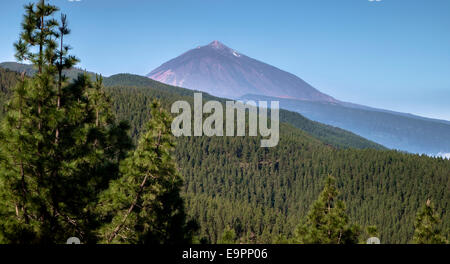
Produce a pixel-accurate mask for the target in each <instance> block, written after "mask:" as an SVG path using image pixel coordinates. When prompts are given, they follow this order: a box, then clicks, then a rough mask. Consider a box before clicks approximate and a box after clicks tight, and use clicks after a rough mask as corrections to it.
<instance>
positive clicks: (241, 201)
mask: <svg viewBox="0 0 450 264" xmlns="http://www.w3.org/2000/svg"><path fill="white" fill-rule="evenodd" d="M133 82H135V83H136V85H135V86H132V84H133ZM116 83H117V84H119V86H116V85H115V84H116ZM105 84H106V85H108V86H109V87H108V88H107V92H108V93H109V94H110V95H111V99H112V103H113V111H114V112H115V114H116V116H117V119H118V120H127V121H129V122H130V126H131V135H132V138H134V139H135V140H134V141H136V140H137V138H138V136H139V133H140V131H141V129H142V126H143V125H144V124H145V123H146V122H147V121H148V120H149V119H150V116H151V115H150V112H149V107H150V105H151V103H152V100H153V99H158V100H160V101H161V103H162V105H163V107H164V108H166V109H170V105H171V104H172V103H173V102H174V101H176V100H186V101H188V102H191V103H192V100H193V99H192V94H193V92H192V91H190V90H187V89H182V88H178V87H172V86H168V85H165V84H160V83H158V82H155V81H150V82H146V80H144V79H141V78H140V76H133V75H128V74H123V75H117V76H112V77H110V78H106V80H105ZM123 85H126V86H123ZM204 99H205V100H210V99H216V98H215V97H210V96H208V95H204ZM290 114H291V113H290V112H286V113H281V116H282V117H281V118H283V115H285V118H289V117H293V119H294V121H293V122H297V123H298V124H299V125H298V127H301V126H306V125H309V123H308V122H305V123H302V119H295V118H298V117H297V116H299V115H297V114H295V116H292V114H291V115H290ZM294 117H295V118H294ZM308 121H309V120H308ZM309 122H311V121H309ZM291 123H292V121H291ZM319 128H321V127H319ZM304 130H306V131H308V130H307V129H304ZM319 131H320V129H319ZM280 132H281V136H280V143H279V145H278V146H277V147H275V148H269V149H267V148H260V147H259V140H260V139H259V138H253V137H211V138H210V137H180V138H177V140H176V141H177V145H176V148H175V156H176V162H177V166H178V168H179V170H180V172H181V175H182V176H183V177H184V187H183V196H184V197H185V198H186V210H187V213H188V215H189V216H190V217H192V218H195V219H197V221H199V224H200V230H201V232H200V237H203V238H205V239H206V240H207V241H210V242H213V243H215V242H220V238H221V235H222V233H223V232H224V231H225V230H228V229H232V230H234V232H235V233H236V237H237V238H236V241H235V242H259V243H271V242H276V239H277V238H278V237H280V236H285V237H287V238H289V237H292V236H293V232H294V231H295V227H296V226H297V225H298V224H299V222H300V219H302V218H304V217H305V215H306V213H307V211H308V210H309V207H310V205H311V203H312V201H313V200H315V198H316V197H317V195H318V194H319V192H320V190H321V188H322V187H323V181H324V179H325V178H326V176H327V175H329V174H331V175H333V176H334V177H336V178H337V182H338V186H339V189H341V195H340V197H341V198H342V199H343V200H344V201H345V202H346V204H347V208H348V212H349V215H350V217H351V219H352V221H353V222H355V223H358V224H360V225H361V226H370V225H375V226H377V227H378V230H379V233H380V236H381V239H382V241H383V242H384V243H387V242H389V243H406V242H409V241H410V240H411V239H412V235H413V231H414V227H413V224H414V219H415V214H416V213H417V210H418V208H420V207H421V205H423V203H424V201H425V200H426V199H431V200H432V201H434V203H435V204H436V207H437V210H438V212H439V214H440V215H441V217H442V219H443V221H442V223H441V224H440V226H441V228H443V229H444V230H446V231H445V232H446V234H447V235H448V230H449V228H450V225H449V220H450V218H449V217H450V216H449V214H448V209H449V204H448V203H449V200H450V196H449V195H450V194H449V192H448V190H449V189H450V179H449V173H450V161H448V160H444V159H439V158H430V157H427V156H418V155H410V154H406V153H401V152H397V151H388V150H375V149H364V150H361V149H354V148H339V147H338V146H332V145H331V144H324V143H323V142H322V141H321V140H320V137H319V138H318V137H317V136H316V137H313V136H311V135H310V134H308V133H306V132H303V131H301V130H299V129H297V128H295V127H293V126H291V125H289V124H286V123H281V126H280ZM325 135H329V133H328V134H325Z"/></svg>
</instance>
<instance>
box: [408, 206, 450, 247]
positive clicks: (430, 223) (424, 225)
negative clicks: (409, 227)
mask: <svg viewBox="0 0 450 264" xmlns="http://www.w3.org/2000/svg"><path fill="white" fill-rule="evenodd" d="M440 222H441V220H440V218H439V215H437V214H436V213H435V212H434V208H433V205H432V204H431V201H430V200H428V201H427V203H426V204H425V205H424V206H423V207H422V209H421V210H420V212H419V213H418V214H417V218H416V222H415V223H414V226H415V228H416V229H415V231H414V237H413V243H415V244H445V243H447V241H446V239H445V237H444V236H443V235H442V232H441V230H440V228H439V225H440Z"/></svg>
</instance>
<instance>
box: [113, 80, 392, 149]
mask: <svg viewBox="0 0 450 264" xmlns="http://www.w3.org/2000/svg"><path fill="white" fill-rule="evenodd" d="M104 84H105V85H106V86H128V87H130V86H133V87H147V88H152V89H158V90H162V91H165V92H169V93H173V94H176V95H179V96H186V97H192V96H193V93H194V92H193V91H192V90H189V89H185V88H180V87H175V86H171V85H166V84H163V83H160V82H157V81H154V80H152V79H149V78H146V77H144V76H139V75H132V74H117V75H113V76H111V77H108V78H105V80H104ZM203 98H204V99H205V100H218V101H221V102H224V101H225V100H226V99H223V98H218V97H214V96H211V95H209V94H206V93H204V94H203ZM280 121H281V122H285V123H288V124H291V125H293V126H294V127H296V128H300V129H302V130H304V131H306V132H307V133H309V134H311V135H313V136H314V137H316V138H318V139H320V140H321V141H323V142H325V143H327V144H330V145H333V146H336V147H341V148H348V147H353V148H374V149H384V147H383V146H381V145H379V144H376V143H374V142H371V141H369V140H366V139H365V138H363V137H360V136H358V135H355V134H353V133H351V132H348V131H345V130H343V129H340V128H337V127H333V126H329V125H324V124H320V123H318V122H314V121H311V120H309V119H307V118H305V117H303V116H302V115H300V114H298V113H295V112H291V111H286V110H281V111H280Z"/></svg>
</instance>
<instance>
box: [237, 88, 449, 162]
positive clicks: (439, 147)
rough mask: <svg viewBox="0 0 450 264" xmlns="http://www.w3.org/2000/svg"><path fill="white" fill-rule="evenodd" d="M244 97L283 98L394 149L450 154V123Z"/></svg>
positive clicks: (314, 115)
mask: <svg viewBox="0 0 450 264" xmlns="http://www.w3.org/2000/svg"><path fill="white" fill-rule="evenodd" d="M241 99H249V100H279V101H280V107H281V108H284V109H287V110H290V111H295V112H297V113H300V114H302V115H303V116H305V117H307V118H309V119H311V120H314V121H317V122H320V123H324V124H328V125H332V126H336V127H340V128H342V129H345V130H347V131H351V132H353V133H355V134H357V135H360V136H362V137H364V138H367V139H369V140H372V141H374V142H377V143H380V144H382V145H383V146H386V147H388V148H391V149H398V150H405V151H408V152H411V153H420V154H422V153H425V154H437V153H450V124H448V123H447V122H445V121H442V122H439V121H436V120H433V119H427V118H417V117H415V116H407V115H406V114H404V115H400V114H396V113H393V112H388V111H375V110H365V109H360V108H354V107H346V106H342V105H341V104H334V103H326V102H309V101H301V100H292V99H280V98H273V97H267V96H261V95H245V96H243V97H241Z"/></svg>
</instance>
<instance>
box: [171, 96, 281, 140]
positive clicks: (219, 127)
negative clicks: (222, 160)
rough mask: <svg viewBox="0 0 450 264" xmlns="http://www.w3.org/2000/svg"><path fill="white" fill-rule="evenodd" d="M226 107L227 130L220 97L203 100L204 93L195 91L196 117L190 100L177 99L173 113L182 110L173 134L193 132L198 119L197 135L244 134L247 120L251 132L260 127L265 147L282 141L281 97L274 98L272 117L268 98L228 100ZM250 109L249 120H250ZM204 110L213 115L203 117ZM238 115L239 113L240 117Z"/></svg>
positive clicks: (253, 133) (256, 132)
mask: <svg viewBox="0 0 450 264" xmlns="http://www.w3.org/2000/svg"><path fill="white" fill-rule="evenodd" d="M225 108H226V109H225V117H226V119H225V120H226V121H225V133H224V112H223V106H222V104H221V103H220V102H219V101H207V102H206V103H205V104H203V99H202V94H201V93H194V115H193V117H192V111H191V105H190V104H189V103H188V102H186V101H176V102H175V103H173V104H172V108H171V112H172V113H173V114H178V116H176V117H175V119H174V120H173V122H172V127H171V128H172V134H173V135H174V136H176V137H179V136H188V137H189V136H192V122H194V129H193V134H194V136H203V135H205V136H208V137H212V136H218V137H222V136H224V135H225V136H227V137H233V136H238V137H242V136H245V135H246V130H247V129H246V128H247V125H246V124H248V136H251V137H256V136H258V128H259V135H260V136H261V137H262V138H263V139H261V147H268V148H270V147H275V146H277V145H278V142H279V140H280V117H279V112H280V111H279V108H280V103H279V101H271V102H270V119H268V116H267V115H268V102H267V101H258V104H256V102H255V101H247V102H245V103H244V102H243V101H226V103H225ZM180 111H181V113H180ZM247 111H248V123H247V122H246V117H247ZM204 114H210V115H209V116H208V117H206V118H205V120H203V115H204ZM235 116H237V118H236V119H235ZM258 121H259V122H258ZM269 121H270V126H269V124H268V122H269ZM235 124H236V128H235Z"/></svg>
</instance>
